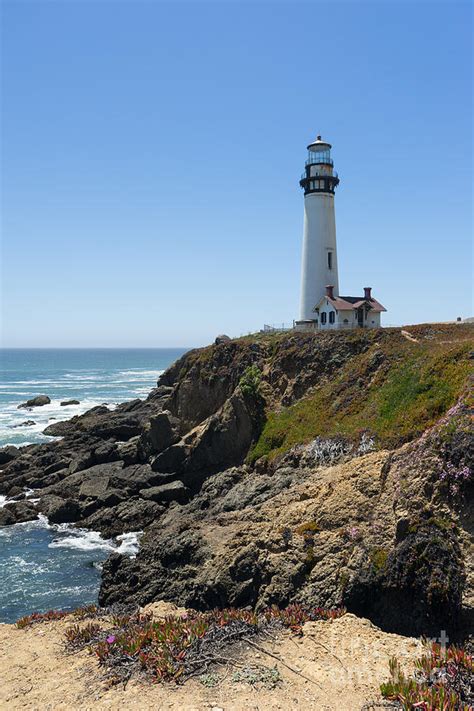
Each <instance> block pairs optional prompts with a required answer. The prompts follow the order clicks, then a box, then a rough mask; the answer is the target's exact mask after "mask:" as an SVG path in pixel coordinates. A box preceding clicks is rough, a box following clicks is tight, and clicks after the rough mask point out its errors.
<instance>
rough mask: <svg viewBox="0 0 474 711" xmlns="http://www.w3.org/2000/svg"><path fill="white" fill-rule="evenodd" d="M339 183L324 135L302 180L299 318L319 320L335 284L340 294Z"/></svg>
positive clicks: (313, 147) (310, 154) (312, 150)
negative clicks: (319, 306)
mask: <svg viewBox="0 0 474 711" xmlns="http://www.w3.org/2000/svg"><path fill="white" fill-rule="evenodd" d="M338 183H339V178H338V177H337V173H335V172H334V170H333V161H332V159H331V144H330V143H326V142H325V141H323V140H321V136H318V137H317V139H316V140H315V141H314V142H313V143H310V144H309V146H308V159H307V161H306V167H305V172H304V173H303V175H302V178H301V180H300V185H301V187H302V188H303V189H304V234H303V259H302V275H301V308H300V319H301V320H300V321H299V322H297V323H299V324H301V325H303V323H302V322H306V323H307V325H308V326H309V325H310V322H316V320H317V315H316V314H315V307H316V305H317V304H318V303H319V301H320V300H321V298H322V297H323V296H324V294H325V293H326V286H327V285H328V284H329V285H331V286H332V287H333V294H334V295H335V296H338V295H339V279H338V273H337V247H336V220H335V215H334V191H335V188H336V186H337V185H338Z"/></svg>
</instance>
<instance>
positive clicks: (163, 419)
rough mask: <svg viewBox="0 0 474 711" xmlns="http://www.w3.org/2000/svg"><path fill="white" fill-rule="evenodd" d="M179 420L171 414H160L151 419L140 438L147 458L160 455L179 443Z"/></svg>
mask: <svg viewBox="0 0 474 711" xmlns="http://www.w3.org/2000/svg"><path fill="white" fill-rule="evenodd" d="M179 440H180V436H179V420H178V419H177V418H176V417H173V415H172V414H171V413H170V412H167V411H165V412H160V413H158V414H157V415H154V416H153V417H151V418H150V421H149V422H148V424H147V425H146V427H145V431H144V432H143V434H142V436H141V438H140V445H141V449H142V450H143V452H144V453H145V455H146V456H151V455H152V454H159V453H160V452H163V451H164V450H165V449H168V447H171V446H172V445H173V444H176V442H179Z"/></svg>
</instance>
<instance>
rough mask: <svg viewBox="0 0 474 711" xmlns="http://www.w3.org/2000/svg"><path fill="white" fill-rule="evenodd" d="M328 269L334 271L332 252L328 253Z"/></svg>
mask: <svg viewBox="0 0 474 711" xmlns="http://www.w3.org/2000/svg"><path fill="white" fill-rule="evenodd" d="M328 269H332V252H328Z"/></svg>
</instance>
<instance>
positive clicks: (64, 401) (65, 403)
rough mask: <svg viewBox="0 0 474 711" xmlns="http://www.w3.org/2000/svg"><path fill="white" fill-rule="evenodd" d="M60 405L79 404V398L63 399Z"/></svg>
mask: <svg viewBox="0 0 474 711" xmlns="http://www.w3.org/2000/svg"><path fill="white" fill-rule="evenodd" d="M60 404H61V407H67V405H80V404H81V403H80V401H79V400H63V401H62V402H61V403H60Z"/></svg>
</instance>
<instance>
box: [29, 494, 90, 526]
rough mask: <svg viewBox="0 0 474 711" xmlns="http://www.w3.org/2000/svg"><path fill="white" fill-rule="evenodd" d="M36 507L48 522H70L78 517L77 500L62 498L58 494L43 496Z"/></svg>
mask: <svg viewBox="0 0 474 711" xmlns="http://www.w3.org/2000/svg"><path fill="white" fill-rule="evenodd" d="M38 508H39V510H40V511H41V513H43V514H44V515H45V516H46V517H47V518H48V520H49V522H50V523H72V522H74V521H77V520H78V519H79V517H80V507H79V504H78V503H77V501H74V500H72V499H62V498H61V497H60V496H53V495H46V496H43V497H42V498H41V500H40V502H39V504H38Z"/></svg>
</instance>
